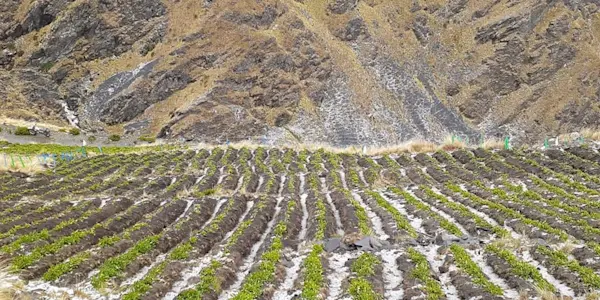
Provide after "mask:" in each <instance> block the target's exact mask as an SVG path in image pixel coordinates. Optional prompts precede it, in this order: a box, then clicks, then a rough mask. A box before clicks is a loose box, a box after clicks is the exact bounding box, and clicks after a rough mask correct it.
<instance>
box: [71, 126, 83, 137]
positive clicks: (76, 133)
mask: <svg viewBox="0 0 600 300" xmlns="http://www.w3.org/2000/svg"><path fill="white" fill-rule="evenodd" d="M69 134H71V135H79V134H81V130H79V128H75V127H73V128H71V129H70V130H69Z"/></svg>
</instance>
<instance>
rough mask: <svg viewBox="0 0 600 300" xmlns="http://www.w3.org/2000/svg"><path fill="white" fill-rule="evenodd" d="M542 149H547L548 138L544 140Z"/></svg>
mask: <svg viewBox="0 0 600 300" xmlns="http://www.w3.org/2000/svg"><path fill="white" fill-rule="evenodd" d="M544 149H548V138H546V139H544Z"/></svg>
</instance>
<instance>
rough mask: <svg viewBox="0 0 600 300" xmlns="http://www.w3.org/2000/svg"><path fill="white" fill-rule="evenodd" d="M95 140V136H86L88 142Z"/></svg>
mask: <svg viewBox="0 0 600 300" xmlns="http://www.w3.org/2000/svg"><path fill="white" fill-rule="evenodd" d="M95 141H96V137H95V136H93V135H91V136H89V137H88V142H90V143H93V142H95Z"/></svg>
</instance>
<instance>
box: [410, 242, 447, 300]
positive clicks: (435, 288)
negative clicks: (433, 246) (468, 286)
mask: <svg viewBox="0 0 600 300" xmlns="http://www.w3.org/2000/svg"><path fill="white" fill-rule="evenodd" d="M407 253H408V256H409V258H410V260H412V262H413V263H414V264H415V268H414V269H412V271H411V272H410V274H409V276H411V277H413V278H416V279H419V280H420V281H421V282H422V283H423V284H424V285H425V286H424V287H421V288H422V289H423V290H424V292H425V293H426V294H427V300H438V299H445V297H444V292H443V291H442V287H441V285H440V283H439V281H437V280H435V279H434V278H433V276H432V274H431V269H430V267H429V263H428V262H427V258H426V257H425V256H424V255H423V254H421V253H419V251H417V250H415V249H413V248H408V251H407Z"/></svg>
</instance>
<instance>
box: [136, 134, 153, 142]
mask: <svg viewBox="0 0 600 300" xmlns="http://www.w3.org/2000/svg"><path fill="white" fill-rule="evenodd" d="M138 140H139V141H141V142H146V143H150V144H151V143H154V142H156V137H153V136H150V135H142V136H140V137H139V138H138Z"/></svg>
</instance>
